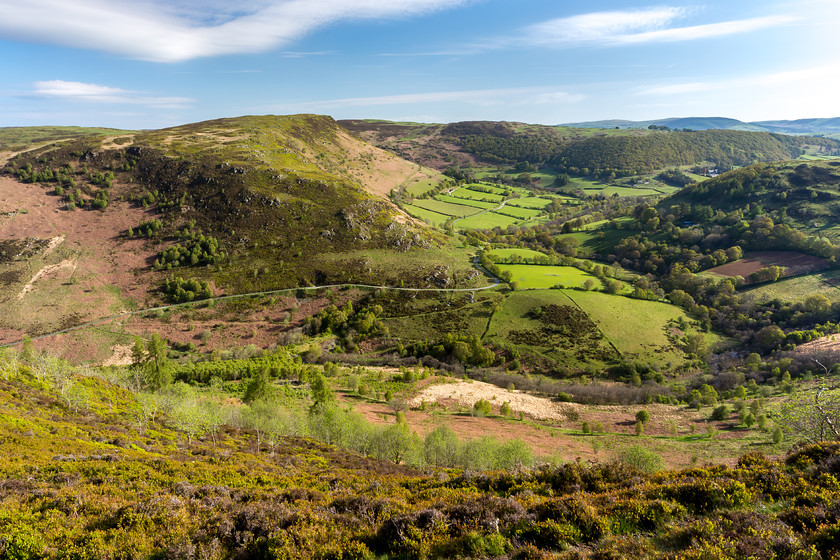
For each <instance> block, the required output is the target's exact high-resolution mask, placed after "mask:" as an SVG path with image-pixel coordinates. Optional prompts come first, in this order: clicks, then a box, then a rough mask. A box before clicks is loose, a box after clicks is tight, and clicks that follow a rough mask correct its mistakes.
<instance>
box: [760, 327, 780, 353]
mask: <svg viewBox="0 0 840 560" xmlns="http://www.w3.org/2000/svg"><path fill="white" fill-rule="evenodd" d="M784 339H785V333H784V331H783V330H782V329H780V328H779V327H778V326H777V325H768V326H766V327H764V328H762V329H761V330H760V331H758V332H757V333H756V335H755V343H756V344H758V346H759V347H761V349H762V350H764V351H765V352H767V351H770V350H774V349H775V348H776V347H778V346H779V344H781V343H782V341H783V340H784Z"/></svg>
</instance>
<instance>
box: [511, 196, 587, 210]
mask: <svg viewBox="0 0 840 560" xmlns="http://www.w3.org/2000/svg"><path fill="white" fill-rule="evenodd" d="M554 198H559V199H560V200H563V201H564V202H565V201H566V200H571V199H569V198H567V197H560V196H557V197H554ZM552 202H553V200H552V199H551V198H538V197H535V196H529V197H525V198H514V199H512V200H509V201H508V203H507V204H505V206H506V207H507V206H517V207H520V208H537V209H539V208H545V207H546V206H548V205H549V204H551V203H552Z"/></svg>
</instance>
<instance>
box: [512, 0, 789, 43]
mask: <svg viewBox="0 0 840 560" xmlns="http://www.w3.org/2000/svg"><path fill="white" fill-rule="evenodd" d="M692 13H693V12H692V11H691V10H688V9H686V8H678V7H667V6H666V7H657V8H648V9H642V10H628V11H613V12H593V13H589V14H582V15H577V16H571V17H565V18H558V19H552V20H549V21H545V22H542V23H539V24H536V25H532V26H530V27H528V28H526V29H525V32H524V33H523V39H522V41H523V42H525V43H529V44H533V45H540V46H557V47H562V46H573V45H582V44H598V45H628V44H635V43H650V42H668V41H688V40H693V39H703V38H708V37H718V36H723V35H734V34H738V33H747V32H751V31H756V30H759V29H764V28H769V27H776V26H779V25H783V24H786V23H790V22H792V21H795V18H793V17H791V16H786V15H775V16H765V17H757V18H749V19H742V20H734V21H726V22H719V23H709V24H704V25H694V26H684V27H678V26H674V24H675V22H676V21H678V20H680V19H683V18H685V17H687V16H689V15H691V14H692Z"/></svg>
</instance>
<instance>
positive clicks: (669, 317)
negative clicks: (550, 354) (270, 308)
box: [565, 290, 719, 368]
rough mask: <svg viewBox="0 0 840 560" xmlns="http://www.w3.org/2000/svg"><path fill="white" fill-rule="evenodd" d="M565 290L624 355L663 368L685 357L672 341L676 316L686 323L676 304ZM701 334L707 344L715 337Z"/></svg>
mask: <svg viewBox="0 0 840 560" xmlns="http://www.w3.org/2000/svg"><path fill="white" fill-rule="evenodd" d="M565 293H566V295H567V296H568V297H569V298H571V299H572V300H573V301H574V302H575V304H576V305H578V306H579V307H580V308H581V309H582V310H583V311H585V312H586V314H587V315H589V317H590V318H591V319H592V320H593V321H594V322H595V323H596V324H597V325H598V328H599V329H600V330H601V332H603V333H604V336H605V337H606V338H607V340H609V341H610V342H611V343H612V344H613V345H614V346H615V348H616V349H617V350H618V351H619V352H621V354H622V356H624V358H625V359H640V360H644V361H645V362H646V363H650V364H658V365H660V366H663V367H666V368H667V367H670V366H676V365H679V364H681V363H682V362H684V361H685V353H684V352H683V351H682V350H681V349H680V348H679V347H678V346H676V345H675V344H674V342H673V337H674V335H681V333H679V332H677V331H676V329H674V328H673V327H672V326H671V324H672V322H675V321H678V320H680V319H682V320H683V321H684V322H685V323H690V319H689V318H688V317H687V316H686V315H685V313H684V312H683V311H682V310H681V309H680V308H678V307H676V306H674V305H669V304H667V303H660V302H656V301H644V300H638V299H630V298H626V297H621V296H612V295H607V294H603V293H598V292H582V291H572V290H568V291H566V292H565ZM705 336H706V342H707V343H708V344H709V345H712V344H715V343H716V342H718V341H719V337H717V336H716V335H713V334H706V335H705Z"/></svg>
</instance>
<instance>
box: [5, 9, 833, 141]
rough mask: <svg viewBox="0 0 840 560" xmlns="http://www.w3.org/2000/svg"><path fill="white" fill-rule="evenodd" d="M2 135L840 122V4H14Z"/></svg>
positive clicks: (8, 12)
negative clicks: (264, 121)
mask: <svg viewBox="0 0 840 560" xmlns="http://www.w3.org/2000/svg"><path fill="white" fill-rule="evenodd" d="M0 13H2V14H3V16H2V18H0V70H2V74H0V75H1V76H2V78H0V126H29V125H81V126H109V127H117V128H160V127H165V126H173V125H177V124H183V123H188V122H195V121H200V120H206V119H213V118H218V117H232V116H238V115H245V114H270V113H274V114H292V113H319V114H327V115H331V116H333V117H335V118H337V119H341V118H381V119H388V120H410V121H423V122H454V121H461V120H510V121H522V122H531V123H540V124H557V123H564V122H577V121H585V120H597V119H612V118H621V119H631V120H644V119H653V118H663V117H688V116H724V117H732V118H737V119H741V120H745V121H752V120H770V119H796V118H808V117H837V116H840V103H838V100H839V99H840V95H839V93H840V60H838V59H837V52H838V46H840V40H838V37H839V36H840V33H838V31H837V30H838V29H840V1H838V0H800V1H784V0H782V1H774V0H769V1H768V0H762V1H757V0H746V1H742V0H728V1H719V0H711V1H706V2H702V0H701V1H700V2H698V3H688V2H683V1H679V0H677V1H671V2H667V0H666V2H665V3H645V2H643V1H642V2H639V3H629V2H619V1H606V0H589V1H587V2H580V1H564V0H256V1H250V2H240V1H239V0H226V1H222V0H204V1H202V2H198V1H196V0H168V1H164V0H131V1H130V2H129V1H124V0H72V1H70V2H68V1H67V0H27V2H26V4H25V5H21V3H20V2H19V0H0Z"/></svg>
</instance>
